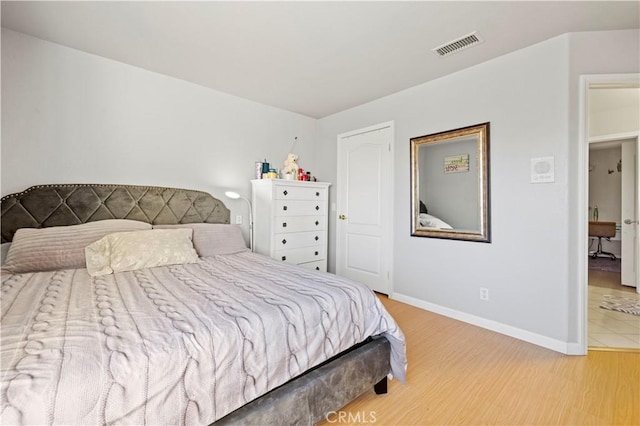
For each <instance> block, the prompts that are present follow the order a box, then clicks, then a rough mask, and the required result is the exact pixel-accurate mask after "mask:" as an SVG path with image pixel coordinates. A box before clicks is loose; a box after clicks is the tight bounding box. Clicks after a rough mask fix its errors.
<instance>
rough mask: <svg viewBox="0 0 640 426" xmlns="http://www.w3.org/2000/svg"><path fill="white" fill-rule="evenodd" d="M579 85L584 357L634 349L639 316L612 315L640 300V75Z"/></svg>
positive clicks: (639, 344)
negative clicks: (590, 353)
mask: <svg viewBox="0 0 640 426" xmlns="http://www.w3.org/2000/svg"><path fill="white" fill-rule="evenodd" d="M581 83H582V84H581V91H582V92H581V97H582V102H581V108H582V109H581V115H580V116H581V123H582V125H581V128H580V130H581V138H580V140H581V141H583V142H582V143H584V145H582V146H581V152H582V153H583V155H584V156H583V158H584V159H585V162H584V168H585V170H584V174H583V175H582V176H583V177H584V180H583V181H582V182H583V185H582V186H583V190H584V191H583V193H584V203H583V206H584V209H585V211H584V212H583V215H582V217H584V226H583V227H582V229H583V230H584V231H583V232H584V234H583V236H582V237H581V238H582V239H583V241H584V242H585V246H584V251H582V250H581V252H582V253H583V254H582V256H584V257H585V258H586V256H585V254H586V252H587V250H589V254H592V255H593V256H589V257H588V259H589V260H588V261H585V260H586V259H585V260H582V259H581V262H584V263H583V264H582V265H584V268H585V269H583V271H584V272H583V274H584V275H582V276H583V277H584V281H582V280H581V281H582V282H583V286H580V288H579V289H578V290H579V293H582V296H583V298H582V300H583V301H584V305H583V309H584V310H583V316H582V319H583V323H582V331H583V338H584V340H583V344H584V346H583V350H584V352H582V353H585V354H586V353H587V347H588V348H589V349H594V348H606V349H608V350H611V349H623V350H628V349H629V348H633V349H634V350H637V349H638V348H640V318H639V317H638V316H635V315H632V314H630V313H628V312H624V307H623V309H622V312H621V311H620V310H617V309H618V308H620V307H621V306H620V304H618V303H617V301H622V302H623V303H624V300H627V301H631V303H635V301H636V300H638V301H640V289H639V288H638V287H640V286H639V285H638V284H639V279H640V273H639V271H638V268H639V267H640V265H639V263H640V259H638V257H639V256H638V253H640V249H639V247H640V242H639V241H638V224H637V220H638V212H639V211H640V188H639V186H640V184H639V183H638V174H637V173H638V172H637V170H638V155H637V153H638V152H639V145H640V141H639V135H640V120H639V119H638V117H640V115H639V114H640V113H639V111H640V75H638V74H625V75H602V76H583V77H582V78H581ZM625 114H628V115H625ZM579 152H580V151H579ZM623 170H624V171H625V173H624V176H623V173H622V171H623ZM586 222H589V226H587V223H586ZM594 224H596V226H592V225H594ZM605 224H607V226H605ZM608 225H611V226H610V227H609V226H608ZM593 228H596V229H598V228H600V229H602V228H605V229H608V228H611V229H610V230H606V231H601V230H599V231H593V230H592V229H593ZM587 229H589V232H587ZM601 234H602V235H606V236H607V237H609V238H607V239H604V240H602V239H600V240H601V241H598V240H599V239H598V238H596V237H595V235H601ZM587 236H589V238H587ZM587 241H588V244H587ZM600 242H601V244H600ZM621 260H622V261H621ZM623 282H624V284H626V285H622V283H623Z"/></svg>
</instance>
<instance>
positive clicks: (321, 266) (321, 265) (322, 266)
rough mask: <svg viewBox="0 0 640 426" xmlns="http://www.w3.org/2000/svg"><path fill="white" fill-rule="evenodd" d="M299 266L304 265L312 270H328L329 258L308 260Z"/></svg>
mask: <svg viewBox="0 0 640 426" xmlns="http://www.w3.org/2000/svg"><path fill="white" fill-rule="evenodd" d="M298 266H302V267H303V268H306V269H311V270H312V271H322V272H327V260H326V259H324V260H318V261H316V262H306V263H299V264H298Z"/></svg>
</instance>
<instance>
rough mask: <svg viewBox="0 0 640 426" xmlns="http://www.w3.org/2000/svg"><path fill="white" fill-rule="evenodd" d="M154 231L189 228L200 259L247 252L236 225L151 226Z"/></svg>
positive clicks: (187, 224)
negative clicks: (191, 230)
mask: <svg viewBox="0 0 640 426" xmlns="http://www.w3.org/2000/svg"><path fill="white" fill-rule="evenodd" d="M153 228H154V229H171V228H191V229H193V247H195V249H196V251H197V252H198V255H199V256H200V257H209V256H216V255H218V254H233V253H239V252H242V251H247V250H249V249H248V248H247V243H245V241H244V238H243V237H242V230H241V229H240V227H239V226H236V225H227V224H223V223H185V224H179V225H153Z"/></svg>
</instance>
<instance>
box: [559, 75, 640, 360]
mask: <svg viewBox="0 0 640 426" xmlns="http://www.w3.org/2000/svg"><path fill="white" fill-rule="evenodd" d="M638 81H640V73H628V74H584V75H581V76H580V87H579V94H578V95H579V102H578V109H579V116H578V149H577V153H578V165H579V166H578V179H577V186H578V187H577V198H578V200H577V201H578V209H577V210H578V211H577V213H576V216H577V217H576V218H575V219H576V221H577V223H578V224H579V226H578V232H577V233H576V238H577V241H576V247H577V249H578V253H577V256H576V259H577V289H576V290H577V291H576V294H577V299H578V303H577V304H576V306H577V312H576V316H577V322H576V325H577V331H578V333H577V337H578V341H577V342H576V344H575V345H573V344H569V346H568V351H567V353H568V354H570V355H587V353H588V349H589V336H588V330H587V324H588V322H587V312H588V309H589V292H588V285H589V275H588V266H589V265H588V256H587V253H588V243H587V241H588V238H589V174H588V173H589V127H588V126H589V110H588V106H589V104H588V101H589V87H590V86H591V85H593V84H638ZM639 143H640V142H639ZM636 203H640V200H636ZM638 270H640V268H637V271H636V273H638Z"/></svg>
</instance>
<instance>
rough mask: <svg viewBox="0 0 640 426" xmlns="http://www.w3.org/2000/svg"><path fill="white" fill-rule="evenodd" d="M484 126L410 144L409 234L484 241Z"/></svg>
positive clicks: (486, 236)
mask: <svg viewBox="0 0 640 426" xmlns="http://www.w3.org/2000/svg"><path fill="white" fill-rule="evenodd" d="M488 148H489V123H483V124H479V125H475V126H469V127H465V128H462V129H455V130H451V131H447V132H441V133H436V134H432V135H426V136H420V137H417V138H412V139H411V179H412V184H411V187H412V213H413V214H412V233H411V235H413V236H418V237H435V238H451V239H459V240H469V241H482V242H490V235H489V194H488V192H489V191H488V189H489V182H488V181H489V169H488Z"/></svg>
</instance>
